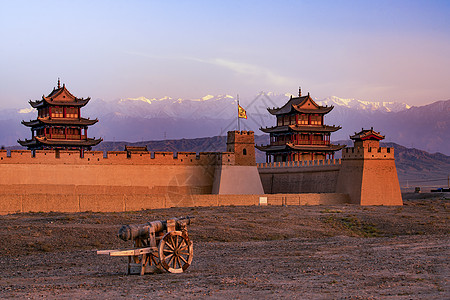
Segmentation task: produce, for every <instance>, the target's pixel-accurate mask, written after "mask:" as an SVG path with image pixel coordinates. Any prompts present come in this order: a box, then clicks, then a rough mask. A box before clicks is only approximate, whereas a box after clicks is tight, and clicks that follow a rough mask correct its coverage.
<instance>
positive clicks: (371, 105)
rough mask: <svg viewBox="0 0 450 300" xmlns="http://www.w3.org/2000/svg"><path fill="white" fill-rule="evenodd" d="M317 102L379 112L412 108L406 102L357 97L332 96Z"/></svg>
mask: <svg viewBox="0 0 450 300" xmlns="http://www.w3.org/2000/svg"><path fill="white" fill-rule="evenodd" d="M316 102H317V104H319V105H328V106H330V105H334V106H339V107H346V108H350V109H355V110H364V111H377V112H399V111H402V110H407V109H410V108H411V106H410V105H408V104H406V103H399V102H371V101H362V100H357V99H344V98H339V97H336V96H331V97H328V98H325V99H322V100H318V101H316Z"/></svg>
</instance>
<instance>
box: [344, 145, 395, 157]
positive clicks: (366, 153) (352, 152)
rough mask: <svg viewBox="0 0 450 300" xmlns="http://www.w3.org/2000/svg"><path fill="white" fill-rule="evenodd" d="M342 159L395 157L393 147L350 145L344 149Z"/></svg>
mask: <svg viewBox="0 0 450 300" xmlns="http://www.w3.org/2000/svg"><path fill="white" fill-rule="evenodd" d="M342 159H394V148H392V147H367V148H360V147H348V148H344V149H342Z"/></svg>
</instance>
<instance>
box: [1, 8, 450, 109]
mask: <svg viewBox="0 0 450 300" xmlns="http://www.w3.org/2000/svg"><path fill="white" fill-rule="evenodd" d="M449 13H450V2H448V1H432V2H429V1H279V2H274V1H223V2H216V1H31V0H30V1H3V0H2V1H1V10H0V40H1V41H2V47H0V67H1V71H0V108H7V107H20V106H23V104H24V103H25V101H26V100H28V99H30V98H37V97H39V95H42V94H43V93H48V92H50V91H49V89H51V88H52V85H56V80H57V77H61V78H62V80H63V82H65V83H66V84H67V85H68V87H69V88H70V90H71V91H72V92H73V93H74V94H76V95H79V96H80V97H86V96H91V97H92V98H103V99H106V100H108V99H116V98H127V97H139V96H146V97H149V98H151V97H163V96H165V95H169V96H172V97H174V98H178V97H182V98H198V97H201V96H203V95H206V94H224V93H227V94H232V95H235V94H240V95H241V97H246V96H248V97H251V96H253V95H255V94H256V93H258V92H260V91H273V92H277V93H285V92H292V93H294V92H295V90H296V88H297V86H299V85H301V86H302V87H304V90H305V91H311V92H312V94H313V95H314V96H315V97H317V98H323V97H326V96H330V95H336V96H339V97H345V98H359V99H362V100H373V101H399V102H400V101H401V102H407V103H409V104H413V105H423V104H427V103H430V102H433V101H437V100H445V99H448V98H450V96H449V95H450V85H448V82H447V81H448V78H450V55H448V53H450V32H449V31H450V21H449V18H448V15H450V14H449Z"/></svg>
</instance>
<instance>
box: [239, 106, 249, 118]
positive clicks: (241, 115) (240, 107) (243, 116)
mask: <svg viewBox="0 0 450 300" xmlns="http://www.w3.org/2000/svg"><path fill="white" fill-rule="evenodd" d="M238 117H239V118H242V119H247V112H246V111H245V109H243V108H242V106H240V105H239V104H238Z"/></svg>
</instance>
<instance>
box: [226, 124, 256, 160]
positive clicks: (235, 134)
mask: <svg viewBox="0 0 450 300" xmlns="http://www.w3.org/2000/svg"><path fill="white" fill-rule="evenodd" d="M227 152H234V156H235V165H236V166H256V158H255V134H254V132H253V131H228V136H227Z"/></svg>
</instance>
